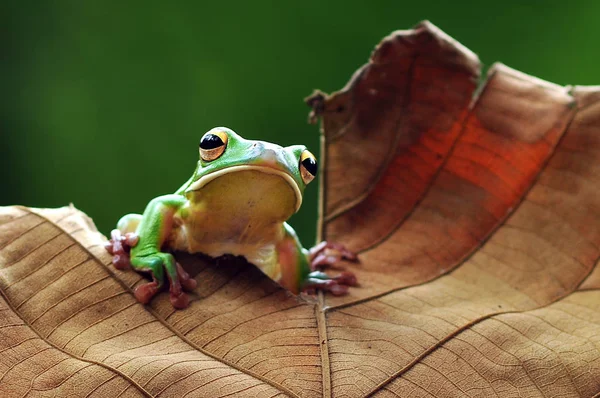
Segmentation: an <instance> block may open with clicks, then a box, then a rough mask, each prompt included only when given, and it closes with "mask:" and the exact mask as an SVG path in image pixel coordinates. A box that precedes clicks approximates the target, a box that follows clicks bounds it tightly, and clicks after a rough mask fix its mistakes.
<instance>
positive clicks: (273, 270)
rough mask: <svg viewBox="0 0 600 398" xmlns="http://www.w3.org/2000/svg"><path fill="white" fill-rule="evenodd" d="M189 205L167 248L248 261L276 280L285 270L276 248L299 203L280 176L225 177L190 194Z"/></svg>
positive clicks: (179, 213) (255, 173)
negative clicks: (281, 265)
mask: <svg viewBox="0 0 600 398" xmlns="http://www.w3.org/2000/svg"><path fill="white" fill-rule="evenodd" d="M186 198H187V200H188V201H187V203H186V204H185V205H183V206H182V207H181V208H180V209H179V210H178V211H177V212H176V213H175V215H174V216H173V229H172V232H171V236H170V239H169V246H170V247H172V248H174V249H176V250H184V251H187V252H189V253H204V254H207V255H209V256H212V257H218V256H221V255H223V254H233V255H236V256H244V257H245V258H246V260H248V261H249V262H251V263H252V264H254V265H256V266H257V267H259V268H260V269H261V270H262V271H263V272H264V273H265V274H267V275H268V276H269V277H270V278H272V279H274V280H279V279H280V277H281V270H280V266H279V263H278V258H277V250H276V247H277V244H278V243H279V242H280V241H281V240H282V239H283V238H284V234H285V232H284V227H283V223H284V222H285V220H287V219H288V218H289V217H290V216H291V215H292V214H293V213H294V211H295V206H296V204H297V198H296V194H295V191H294V190H293V189H292V188H291V187H290V184H289V183H288V182H287V181H286V180H285V179H283V178H282V177H281V176H279V175H275V174H266V173H262V172H260V171H256V170H248V171H238V172H233V173H230V174H224V175H222V176H220V177H219V178H217V179H214V180H212V181H210V182H209V183H208V184H206V185H205V186H203V187H202V188H201V189H199V190H196V191H191V192H187V193H186Z"/></svg>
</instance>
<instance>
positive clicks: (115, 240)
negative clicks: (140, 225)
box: [104, 229, 139, 270]
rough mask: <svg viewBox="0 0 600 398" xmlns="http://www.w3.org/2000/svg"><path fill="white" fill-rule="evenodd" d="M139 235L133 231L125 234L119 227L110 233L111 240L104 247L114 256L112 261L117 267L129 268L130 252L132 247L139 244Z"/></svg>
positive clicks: (121, 268)
mask: <svg viewBox="0 0 600 398" xmlns="http://www.w3.org/2000/svg"><path fill="white" fill-rule="evenodd" d="M138 240H139V236H138V235H137V234H135V233H133V232H129V233H126V234H125V235H123V234H122V233H121V231H119V230H118V229H113V230H112V231H111V233H110V240H109V241H108V242H106V243H105V244H104V248H105V249H106V251H107V252H109V253H110V254H111V255H112V256H113V259H112V263H113V264H114V266H115V268H116V269H120V270H123V269H126V268H129V266H130V265H131V262H130V260H129V252H130V251H131V248H132V247H134V246H135V245H137V243H138Z"/></svg>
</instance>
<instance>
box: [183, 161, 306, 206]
mask: <svg viewBox="0 0 600 398" xmlns="http://www.w3.org/2000/svg"><path fill="white" fill-rule="evenodd" d="M240 171H258V172H261V173H265V174H271V175H276V176H278V177H281V178H282V179H283V180H284V181H285V182H287V183H288V185H289V186H290V188H292V190H293V191H294V194H295V196H296V204H295V206H294V207H295V209H294V211H295V212H297V211H298V209H300V206H301V205H302V192H301V191H300V187H298V183H296V181H295V180H294V178H293V177H292V176H290V175H289V174H287V173H285V172H283V171H281V170H277V169H274V168H272V167H267V166H254V165H240V166H231V167H226V168H224V169H222V170H219V171H215V172H214V173H210V174H208V175H205V176H203V177H201V178H200V179H198V180H197V181H195V182H194V183H192V185H190V186H189V187H188V188H187V189H186V190H185V191H186V192H192V191H198V190H200V189H201V188H203V187H204V186H205V185H207V184H208V183H209V182H211V181H213V180H215V179H217V178H219V177H222V176H224V175H226V174H231V173H236V172H240Z"/></svg>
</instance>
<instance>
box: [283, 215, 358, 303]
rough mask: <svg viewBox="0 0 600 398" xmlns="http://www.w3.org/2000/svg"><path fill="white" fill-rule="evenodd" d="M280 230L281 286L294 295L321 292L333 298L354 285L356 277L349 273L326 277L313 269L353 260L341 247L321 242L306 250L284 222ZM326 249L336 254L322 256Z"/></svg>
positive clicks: (354, 257)
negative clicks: (281, 236) (282, 229)
mask: <svg viewBox="0 0 600 398" xmlns="http://www.w3.org/2000/svg"><path fill="white" fill-rule="evenodd" d="M284 230H285V232H284V238H283V239H282V240H281V242H280V243H279V244H278V245H277V254H278V259H279V265H280V267H281V280H280V284H281V285H283V286H284V287H286V288H287V289H288V290H291V291H292V292H294V293H296V294H298V293H299V292H307V293H314V292H315V291H316V290H324V291H329V292H331V293H332V294H333V295H336V296H341V295H344V294H346V293H347V292H348V287H350V286H357V284H358V283H357V280H356V277H355V276H354V274H353V273H351V272H342V273H341V274H340V275H337V276H329V275H327V274H326V273H325V272H322V271H318V270H316V269H317V268H318V267H322V266H332V265H334V263H335V262H337V261H339V260H340V259H341V258H348V259H352V260H356V256H355V255H353V254H352V253H351V252H349V251H347V250H346V249H345V248H343V246H341V245H336V244H330V243H322V244H319V245H317V246H315V248H314V249H311V250H306V249H304V248H303V246H302V244H301V243H300V240H299V239H298V236H297V235H296V232H295V231H294V229H293V228H292V227H290V226H289V225H288V224H287V223H284ZM328 248H329V249H334V250H336V251H337V254H327V255H325V250H326V249H328ZM317 261H318V262H317Z"/></svg>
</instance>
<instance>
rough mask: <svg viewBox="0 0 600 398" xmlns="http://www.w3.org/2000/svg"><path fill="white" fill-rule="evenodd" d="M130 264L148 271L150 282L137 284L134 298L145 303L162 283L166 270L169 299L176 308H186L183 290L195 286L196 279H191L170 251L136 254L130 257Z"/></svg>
mask: <svg viewBox="0 0 600 398" xmlns="http://www.w3.org/2000/svg"><path fill="white" fill-rule="evenodd" d="M131 265H132V266H133V268H135V269H136V270H138V271H145V272H150V273H151V274H152V282H148V283H144V284H142V285H139V286H138V287H137V288H136V289H135V290H134V295H135V298H136V299H137V300H138V301H139V302H140V303H142V304H147V303H148V302H149V301H150V300H151V299H152V297H154V296H155V295H156V293H158V292H159V291H160V290H161V288H162V287H163V285H164V282H165V278H164V274H165V271H166V274H167V277H168V279H169V291H170V294H171V297H170V300H171V304H172V305H173V307H175V308H177V309H182V308H186V307H187V306H188V305H189V302H190V299H189V297H188V295H187V294H185V293H184V292H183V291H184V290H186V291H191V290H194V289H195V288H196V280H195V279H192V278H191V277H190V276H189V275H188V273H187V272H185V270H184V269H183V267H181V265H180V264H179V263H178V262H176V261H175V259H174V258H173V255H172V254H170V253H160V252H159V253H155V254H150V255H146V256H138V257H135V258H133V259H132V261H131Z"/></svg>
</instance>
